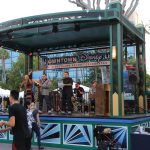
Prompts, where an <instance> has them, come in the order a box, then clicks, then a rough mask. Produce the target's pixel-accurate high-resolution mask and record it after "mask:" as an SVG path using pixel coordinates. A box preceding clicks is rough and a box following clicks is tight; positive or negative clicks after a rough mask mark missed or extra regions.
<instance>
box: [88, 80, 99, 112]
mask: <svg viewBox="0 0 150 150" xmlns="http://www.w3.org/2000/svg"><path fill="white" fill-rule="evenodd" d="M96 86H97V82H96V81H95V80H94V81H93V82H92V86H91V88H90V90H89V99H90V105H91V110H90V111H93V112H95V95H96Z"/></svg>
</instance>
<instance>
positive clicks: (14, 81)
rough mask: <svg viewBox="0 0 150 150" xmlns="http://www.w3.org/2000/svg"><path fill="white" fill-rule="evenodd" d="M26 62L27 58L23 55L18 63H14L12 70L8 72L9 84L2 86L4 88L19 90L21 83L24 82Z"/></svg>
mask: <svg viewBox="0 0 150 150" xmlns="http://www.w3.org/2000/svg"><path fill="white" fill-rule="evenodd" d="M24 62H25V56H24V54H21V55H20V56H19V57H18V61H17V62H15V63H13V65H12V69H11V70H10V71H8V72H7V78H8V79H7V83H6V84H0V85H1V86H2V88H6V89H16V90H18V89H19V86H20V83H21V82H22V79H23V75H24Z"/></svg>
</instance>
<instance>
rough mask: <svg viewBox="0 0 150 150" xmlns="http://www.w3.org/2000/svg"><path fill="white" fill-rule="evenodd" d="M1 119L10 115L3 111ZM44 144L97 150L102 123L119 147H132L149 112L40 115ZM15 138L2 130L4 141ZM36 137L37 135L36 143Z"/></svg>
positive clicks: (149, 123)
mask: <svg viewBox="0 0 150 150" xmlns="http://www.w3.org/2000/svg"><path fill="white" fill-rule="evenodd" d="M0 119H3V120H8V115H7V114H3V115H1V116H0ZM40 119H41V137H42V143H43V145H45V146H49V147H60V148H71V149H74V150H77V149H78V148H80V149H82V150H84V149H86V150H87V149H89V150H96V147H97V144H96V138H95V137H94V132H93V130H94V128H95V127H96V126H97V125H102V127H103V128H111V130H112V133H113V135H114V139H115V141H116V142H117V143H118V145H119V148H117V149H124V150H130V141H131V140H130V134H131V133H132V132H133V131H135V129H136V128H137V127H138V126H139V125H140V126H146V127H149V126H150V114H146V115H144V114H141V115H130V116H124V117H122V118H118V117H116V118H115V117H108V116H107V117H105V116H87V114H80V116H79V114H73V115H57V114H53V115H47V114H42V115H40ZM11 140H12V135H11V134H10V133H0V141H1V143H2V142H3V143H9V142H11ZM36 142H37V140H36V137H35V136H34V138H33V144H36Z"/></svg>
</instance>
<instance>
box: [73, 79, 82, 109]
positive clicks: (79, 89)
mask: <svg viewBox="0 0 150 150" xmlns="http://www.w3.org/2000/svg"><path fill="white" fill-rule="evenodd" d="M74 94H75V97H76V99H77V101H78V102H79V103H80V106H79V107H80V108H79V111H81V112H82V107H83V94H84V89H83V88H82V87H80V82H77V83H76V85H75V88H74Z"/></svg>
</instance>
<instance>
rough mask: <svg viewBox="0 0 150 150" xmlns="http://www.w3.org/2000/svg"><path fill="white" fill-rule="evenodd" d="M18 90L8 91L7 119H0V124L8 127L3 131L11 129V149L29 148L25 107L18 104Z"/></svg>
mask: <svg viewBox="0 0 150 150" xmlns="http://www.w3.org/2000/svg"><path fill="white" fill-rule="evenodd" d="M18 98H19V92H18V91H16V90H12V91H11V92H10V97H9V101H10V105H11V106H10V107H9V121H8V122H7V121H3V120H2V121H0V125H1V126H2V125H5V126H7V127H8V128H7V129H6V130H5V131H9V130H10V129H12V133H13V144H12V150H16V149H17V150H30V148H29V147H28V144H27V142H28V139H29V135H30V133H29V129H28V122H27V114H26V109H25V108H24V107H23V106H22V105H21V104H19V101H18Z"/></svg>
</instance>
